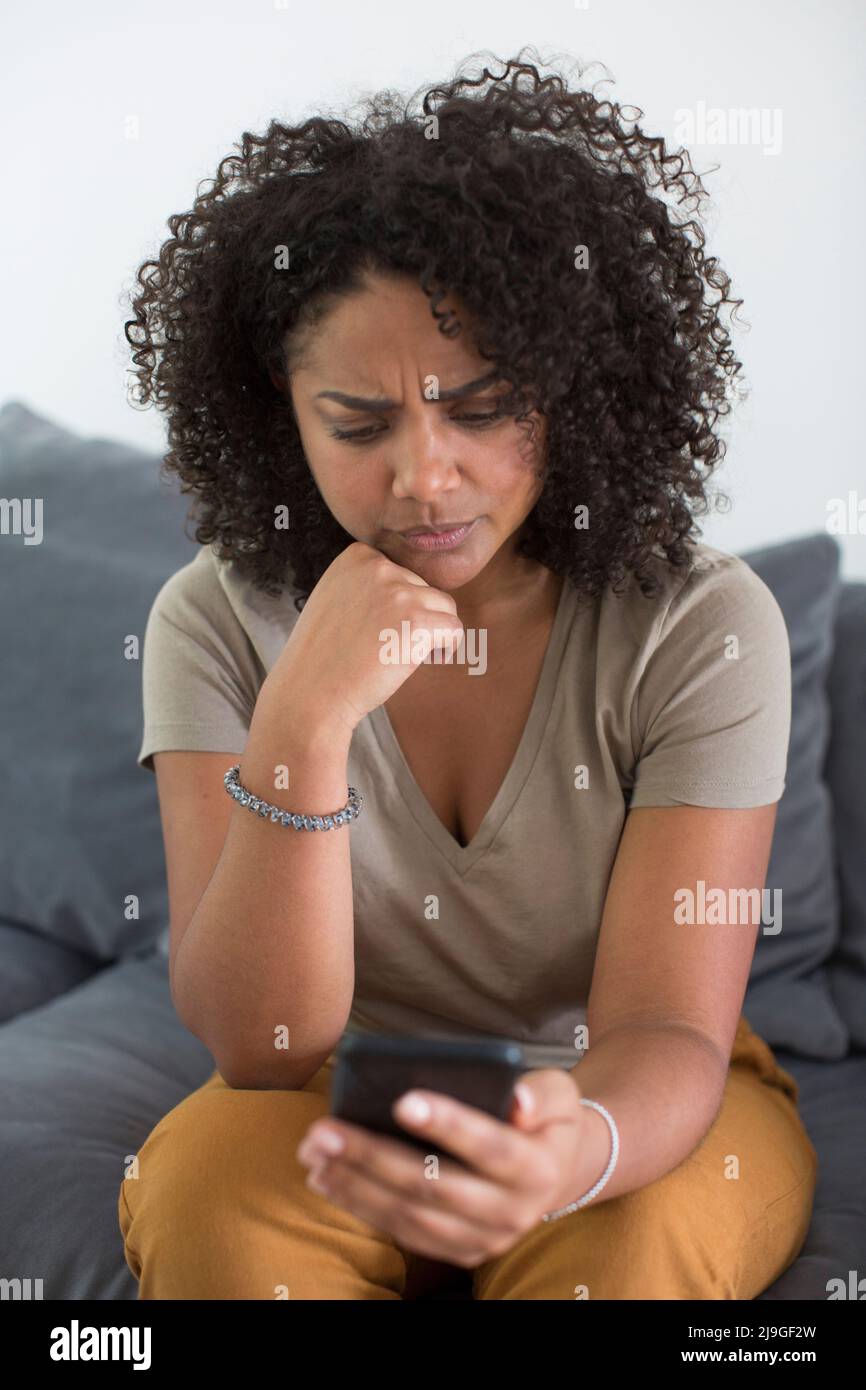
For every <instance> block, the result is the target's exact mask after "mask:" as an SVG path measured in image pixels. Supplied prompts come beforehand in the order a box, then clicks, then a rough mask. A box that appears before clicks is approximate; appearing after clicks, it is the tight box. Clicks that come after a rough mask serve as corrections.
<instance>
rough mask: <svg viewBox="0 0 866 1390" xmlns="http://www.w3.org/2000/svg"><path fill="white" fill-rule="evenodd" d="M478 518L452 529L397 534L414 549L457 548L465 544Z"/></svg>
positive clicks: (399, 532)
mask: <svg viewBox="0 0 866 1390" xmlns="http://www.w3.org/2000/svg"><path fill="white" fill-rule="evenodd" d="M478 520H479V518H478V517H476V518H475V520H474V521H467V522H464V524H463V525H462V526H457V527H455V528H454V529H453V530H451V531H416V532H415V533H414V535H413V534H411V533H410V534H409V535H404V534H403V532H401V531H398V532H397V535H398V536H399V537H400V539H401V541H405V543H406V545H410V546H411V547H412V549H413V550H455V549H456V548H457V546H458V545H462V544H463V542H464V540H465V539H466V537H467V536H468V535H469V533H470V531H472V530H474V528H475V527H476V526H477V524H478Z"/></svg>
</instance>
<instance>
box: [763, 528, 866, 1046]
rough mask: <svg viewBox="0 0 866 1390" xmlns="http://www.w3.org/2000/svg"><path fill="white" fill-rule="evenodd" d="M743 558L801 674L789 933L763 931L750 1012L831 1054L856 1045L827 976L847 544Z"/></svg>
mask: <svg viewBox="0 0 866 1390" xmlns="http://www.w3.org/2000/svg"><path fill="white" fill-rule="evenodd" d="M742 558H743V559H744V560H745V561H746V562H747V563H748V564H749V565H750V567H751V568H752V569H753V570H754V571H755V573H756V574H757V575H759V576H760V578H761V579H763V581H764V583H765V584H766V585H767V586H768V588H769V589H770V590H771V591H772V593H773V594H774V596H775V598H776V601H777V603H778V604H779V607H780V608H781V610H782V613H783V614H784V617H785V622H786V625H787V628H788V637H789V640H790V645H791V679H792V709H791V740H790V744H789V749H788V770H787V777H786V786H785V791H784V794H783V796H782V799H781V801H780V802H779V809H778V812H777V818H776V831H775V835H774V837H773V849H772V853H771V856H770V863H769V867H768V870H767V888H768V889H770V891H771V892H772V890H773V889H776V888H779V889H781V903H782V930H781V931H780V932H779V933H778V934H777V935H770V934H767V933H765V932H764V931H763V930H761V931H760V932H759V934H758V943H757V947H756V950H755V959H754V962H753V965H752V973H751V976H750V978H749V987H748V990H747V992H746V999H745V1004H744V1012H745V1014H746V1017H747V1018H748V1020H749V1022H750V1023H751V1025H752V1027H753V1028H754V1029H755V1031H756V1032H757V1033H759V1034H760V1036H761V1037H762V1038H764V1040H765V1041H766V1042H767V1043H769V1045H770V1046H771V1047H774V1048H775V1047H784V1048H790V1049H791V1050H792V1051H794V1052H798V1053H800V1054H801V1056H803V1057H815V1058H823V1059H825V1060H831V1059H834V1058H839V1057H844V1056H845V1055H846V1053H847V1051H848V1031H847V1029H846V1027H845V1024H844V1021H843V1020H842V1018H841V1017H840V1015H839V1012H838V1010H837V1008H836V1005H835V1002H834V999H833V996H832V994H831V991H830V985H829V979H828V975H827V962H828V961H829V960H830V958H831V956H832V955H833V952H834V950H835V948H836V943H837V940H838V936H839V905H838V898H837V891H836V882H835V875H834V848H833V819H832V805H831V801H830V793H829V790H828V788H827V786H826V784H825V782H824V781H823V767H824V759H825V755H826V752H827V744H828V738H829V720H830V714H829V703H828V697H827V690H826V681H827V672H828V669H829V666H830V661H831V658H832V655H833V624H834V620H835V616H836V608H837V604H838V600H839V592H840V580H839V547H838V545H837V543H836V541H835V540H834V539H833V538H832V537H831V536H830V535H828V534H827V533H826V532H819V533H817V534H816V535H814V536H806V537H804V538H803V539H800V540H794V541H789V542H787V543H786V544H784V545H774V546H772V547H769V548H768V549H765V550H759V551H751V552H747V553H746V554H744V555H743V556H742Z"/></svg>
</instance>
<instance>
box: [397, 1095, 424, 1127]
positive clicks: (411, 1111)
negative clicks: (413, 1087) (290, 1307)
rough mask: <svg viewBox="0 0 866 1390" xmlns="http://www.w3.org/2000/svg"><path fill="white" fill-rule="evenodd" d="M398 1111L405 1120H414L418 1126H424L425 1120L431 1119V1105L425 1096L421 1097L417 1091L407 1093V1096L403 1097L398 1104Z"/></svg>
mask: <svg viewBox="0 0 866 1390" xmlns="http://www.w3.org/2000/svg"><path fill="white" fill-rule="evenodd" d="M397 1110H398V1111H399V1113H400V1116H401V1118H402V1119H404V1120H412V1121H414V1122H415V1123H416V1124H422V1123H423V1122H424V1120H429V1118H430V1113H431V1112H430V1103H429V1101H426V1100H425V1099H424V1097H423V1096H419V1095H418V1092H417V1091H407V1092H406V1095H405V1096H401V1097H400V1099H399V1100H398V1102H397Z"/></svg>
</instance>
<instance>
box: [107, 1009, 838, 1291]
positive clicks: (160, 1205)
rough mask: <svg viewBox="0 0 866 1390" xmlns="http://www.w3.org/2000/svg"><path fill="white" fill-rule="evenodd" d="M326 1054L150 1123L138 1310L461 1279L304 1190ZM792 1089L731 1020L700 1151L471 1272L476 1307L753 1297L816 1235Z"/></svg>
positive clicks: (133, 1209) (812, 1175)
mask: <svg viewBox="0 0 866 1390" xmlns="http://www.w3.org/2000/svg"><path fill="white" fill-rule="evenodd" d="M333 1061H334V1058H333V1055H332V1056H331V1057H330V1058H329V1059H328V1061H327V1062H326V1063H325V1064H324V1066H323V1067H322V1068H321V1070H320V1071H318V1072H317V1073H316V1075H315V1076H313V1077H312V1078H311V1079H310V1081H309V1082H308V1083H307V1085H305V1086H304V1087H303V1088H302V1089H300V1090H296V1091H273V1090H271V1091H254V1090H233V1089H232V1088H231V1087H230V1086H228V1085H227V1084H226V1082H225V1081H224V1080H223V1078H222V1076H221V1075H220V1074H219V1072H218V1071H215V1072H214V1073H213V1075H212V1076H211V1077H210V1078H209V1080H208V1081H206V1082H205V1084H204V1085H203V1086H200V1087H199V1089H198V1090H196V1091H193V1092H192V1094H191V1095H189V1096H187V1097H186V1099H185V1100H183V1101H181V1102H180V1104H179V1105H176V1106H175V1107H174V1109H173V1110H171V1111H169V1113H168V1114H167V1115H165V1116H164V1117H163V1119H161V1120H160V1121H159V1123H158V1124H157V1125H156V1126H155V1128H154V1129H153V1130H152V1131H151V1133H150V1134H149V1135H148V1137H147V1139H146V1140H145V1142H144V1144H143V1145H142V1147H141V1149H140V1150H139V1152H138V1155H137V1158H138V1163H137V1165H130V1168H131V1169H133V1168H134V1167H136V1166H137V1174H136V1175H135V1176H133V1175H130V1176H127V1177H125V1178H124V1180H123V1182H122V1184H121V1188H120V1193H119V1198H118V1216H119V1221H120V1229H121V1232H122V1235H123V1242H124V1251H125V1255H126V1261H127V1264H128V1265H129V1268H130V1269H131V1270H132V1272H133V1274H134V1275H135V1277H136V1279H137V1280H138V1282H139V1293H138V1296H139V1299H279V1298H291V1299H370V1298H375V1299H382V1298H389V1299H402V1298H406V1297H412V1296H414V1295H413V1292H412V1291H413V1290H417V1289H419V1288H422V1287H426V1288H429V1287H431V1286H432V1283H435V1282H436V1280H437V1279H438V1278H442V1277H443V1275H445V1276H447V1275H448V1274H449V1273H450V1274H452V1275H453V1266H448V1265H446V1264H442V1263H441V1262H439V1261H432V1260H427V1259H426V1258H425V1257H422V1256H420V1255H417V1254H415V1253H414V1252H411V1251H406V1250H403V1249H401V1248H400V1247H399V1246H398V1245H397V1244H396V1243H395V1242H394V1240H393V1239H392V1238H391V1237H390V1236H389V1235H388V1234H386V1233H385V1232H383V1231H379V1230H377V1229H375V1228H374V1227H372V1226H370V1225H368V1224H367V1223H366V1222H364V1221H361V1220H359V1219H358V1218H357V1217H355V1216H354V1215H352V1214H350V1213H349V1212H347V1211H346V1210H345V1209H344V1208H342V1207H339V1206H337V1205H336V1204H335V1203H333V1202H331V1201H330V1200H329V1199H328V1198H327V1197H324V1196H321V1195H318V1194H316V1193H314V1192H312V1191H311V1190H310V1189H309V1188H308V1187H307V1186H306V1179H307V1172H308V1170H307V1169H306V1168H305V1167H304V1166H303V1164H301V1163H300V1162H299V1161H298V1159H297V1158H296V1157H295V1152H296V1150H297V1148H298V1146H299V1144H300V1142H301V1140H302V1138H303V1136H304V1134H305V1133H306V1131H307V1130H308V1129H309V1127H310V1126H311V1125H312V1123H313V1122H314V1120H316V1119H317V1118H318V1117H319V1116H322V1115H324V1114H326V1113H327V1111H328V1098H329V1089H330V1078H331V1069H332V1066H333ZM798 1096H799V1091H798V1087H797V1083H796V1081H795V1080H794V1078H793V1077H792V1076H791V1075H790V1074H789V1073H788V1072H786V1071H785V1070H783V1068H782V1067H781V1066H780V1065H779V1064H778V1063H777V1061H776V1059H775V1057H774V1055H773V1053H772V1051H771V1050H770V1048H769V1047H768V1046H767V1044H766V1043H765V1042H764V1041H763V1040H762V1039H761V1038H759V1037H758V1036H757V1034H756V1033H755V1032H754V1031H753V1030H752V1029H751V1027H750V1025H749V1024H748V1023H747V1021H746V1019H745V1018H741V1020H740V1024H739V1027H738V1030H737V1036H736V1040H735V1044H734V1048H733V1052H732V1056H731V1063H730V1069H729V1073H728V1079H727V1083H726V1088H725V1093H724V1100H723V1104H722V1107H721V1110H720V1112H719V1114H718V1116H717V1118H716V1120H715V1121H714V1123H713V1125H712V1126H711V1128H710V1129H709V1131H708V1132H707V1134H706V1135H705V1137H704V1139H703V1140H702V1142H701V1143H700V1144H699V1145H698V1147H697V1148H696V1149H695V1150H694V1152H693V1153H692V1154H690V1155H689V1157H688V1158H686V1159H685V1160H684V1161H683V1162H682V1163H680V1164H679V1165H678V1167H676V1168H675V1169H673V1170H672V1171H671V1172H669V1173H666V1174H664V1176H663V1177H661V1178H660V1179H658V1180H657V1181H655V1182H653V1183H650V1184H649V1185H648V1186H646V1187H643V1188H641V1189H639V1190H638V1191H636V1192H629V1193H626V1194H624V1195H623V1196H620V1197H613V1198H611V1199H610V1200H609V1201H605V1202H600V1203H599V1204H598V1205H594V1204H593V1203H590V1204H589V1205H587V1206H586V1207H583V1208H581V1210H580V1211H577V1212H573V1213H570V1214H569V1215H567V1216H564V1217H561V1218H560V1219H559V1220H557V1221H551V1222H539V1224H538V1226H537V1227H535V1228H533V1229H532V1230H531V1231H529V1232H528V1233H527V1234H525V1235H524V1236H523V1237H521V1238H520V1239H519V1240H518V1242H517V1243H516V1244H515V1245H514V1246H513V1247H512V1248H511V1249H510V1250H508V1251H507V1252H506V1253H505V1254H501V1255H498V1256H497V1257H496V1258H495V1259H492V1260H489V1261H487V1262H486V1263H484V1264H481V1265H479V1266H478V1267H477V1268H476V1269H475V1270H473V1271H472V1272H471V1275H469V1273H468V1272H466V1271H464V1273H465V1274H466V1276H467V1277H471V1279H472V1285H473V1294H474V1297H475V1298H487V1299H502V1298H521V1299H526V1298H539V1299H581V1298H589V1299H751V1298H755V1297H756V1296H757V1295H758V1294H759V1293H762V1292H763V1290H764V1289H766V1288H768V1287H769V1285H770V1284H772V1283H773V1281H774V1280H775V1279H776V1278H778V1276H779V1275H780V1274H782V1273H783V1271H784V1270H785V1269H787V1268H788V1266H789V1265H790V1264H792V1263H793V1261H794V1260H795V1259H796V1257H797V1255H798V1253H799V1251H800V1249H801V1247H802V1245H803V1242H804V1240H805V1238H806V1233H807V1231H808V1228H809V1222H810V1218H811V1213H812V1201H813V1196H814V1191H815V1183H816V1179H817V1172H818V1157H817V1154H816V1152H815V1149H814V1147H813V1145H812V1143H811V1140H810V1139H809V1137H808V1135H807V1133H806V1130H805V1128H804V1126H803V1123H802V1120H801V1118H800V1115H799V1111H798V1108H797V1101H798ZM732 1160H737V1162H736V1163H734V1162H733V1161H732ZM734 1174H736V1176H734Z"/></svg>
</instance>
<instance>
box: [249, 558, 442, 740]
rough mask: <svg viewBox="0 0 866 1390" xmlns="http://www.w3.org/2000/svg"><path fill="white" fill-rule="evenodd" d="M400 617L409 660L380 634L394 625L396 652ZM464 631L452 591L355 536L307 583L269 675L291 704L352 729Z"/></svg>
mask: <svg viewBox="0 0 866 1390" xmlns="http://www.w3.org/2000/svg"><path fill="white" fill-rule="evenodd" d="M405 621H408V623H409V624H410V626H409V629H408V633H407V637H408V640H407V642H406V644H405V645H406V648H407V652H406V655H407V656H408V657H409V660H407V661H405V662H403V661H399V660H397V661H394V660H393V659H392V656H391V653H390V652H389V651H388V644H387V643H386V642H385V641H384V640H383V639H380V636H379V634H380V633H381V632H382V631H383V629H386V628H387V629H392V630H393V631H395V632H396V633H397V643H396V645H397V648H398V652H399V655H401V656H402V654H403V629H402V627H401V624H402V623H403V622H405ZM462 632H463V624H462V622H461V621H460V619H459V618H458V616H457V604H456V602H455V601H454V599H453V598H452V597H451V595H450V594H447V593H444V592H443V591H442V590H440V589H434V588H432V587H431V586H430V585H429V584H428V583H427V582H426V580H424V579H421V577H420V576H419V575H417V574H415V573H414V571H413V570H409V569H405V568H404V567H403V566H402V565H398V564H395V562H394V561H393V560H389V559H388V557H387V555H383V553H382V552H381V551H380V550H376V549H374V547H373V546H370V545H366V544H365V543H364V542H363V541H353V542H352V544H351V545H349V546H347V547H346V549H345V550H343V551H341V552H340V554H339V555H338V556H337V558H336V559H335V560H334V561H333V562H332V563H331V564H330V565H329V566H328V568H327V569H326V570H325V572H324V574H323V575H322V577H321V579H320V580H319V582H318V584H316V586H315V588H314V589H313V590H312V592H311V594H310V596H309V598H308V599H307V601H306V603H305V604H304V607H303V610H302V612H301V614H300V616H299V618H298V621H297V622H296V623H295V626H294V628H293V629H292V633H291V636H290V637H289V639H288V641H287V642H286V645H285V647H284V648H283V650H282V652H281V653H280V656H279V658H278V659H277V661H276V663H275V664H274V666H273V668H272V669H271V671H270V673H269V676H268V681H269V683H270V684H271V685H274V684H279V685H281V686H282V687H283V688H284V689H286V690H288V691H290V692H291V699H292V703H293V705H294V704H295V702H296V701H297V702H298V704H299V706H300V707H301V708H310V709H312V708H315V709H316V710H318V711H319V712H320V714H321V716H322V717H323V718H324V719H325V720H326V721H331V720H336V722H337V723H338V724H339V725H340V726H342V727H344V728H345V730H346V732H347V733H348V734H351V733H352V731H353V730H354V729H355V728H356V726H357V725H358V724H359V723H360V722H361V720H362V719H363V718H364V717H365V715H367V714H369V713H370V711H371V710H374V709H376V708H378V706H379V705H382V704H384V703H385V701H386V700H388V699H390V697H391V696H392V695H393V694H394V691H395V690H398V689H399V688H400V686H401V685H402V684H403V682H404V681H406V680H408V678H409V677H410V676H411V675H412V673H413V672H414V671H416V670H417V669H418V666H419V664H420V663H421V662H422V661H423V660H424V659H425V658H426V656H427V655H428V654H429V653H430V652H431V651H432V650H433V649H434V648H440V647H444V646H446V645H448V643H449V642H453V643H454V644H455V646H456V645H457V643H458V642H459V640H460V636H461V634H462ZM416 633H417V634H419V635H418V636H416V635H415V634H416ZM390 645H391V647H392V648H393V645H394V644H393V643H392V644H390ZM386 658H387V659H386Z"/></svg>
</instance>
